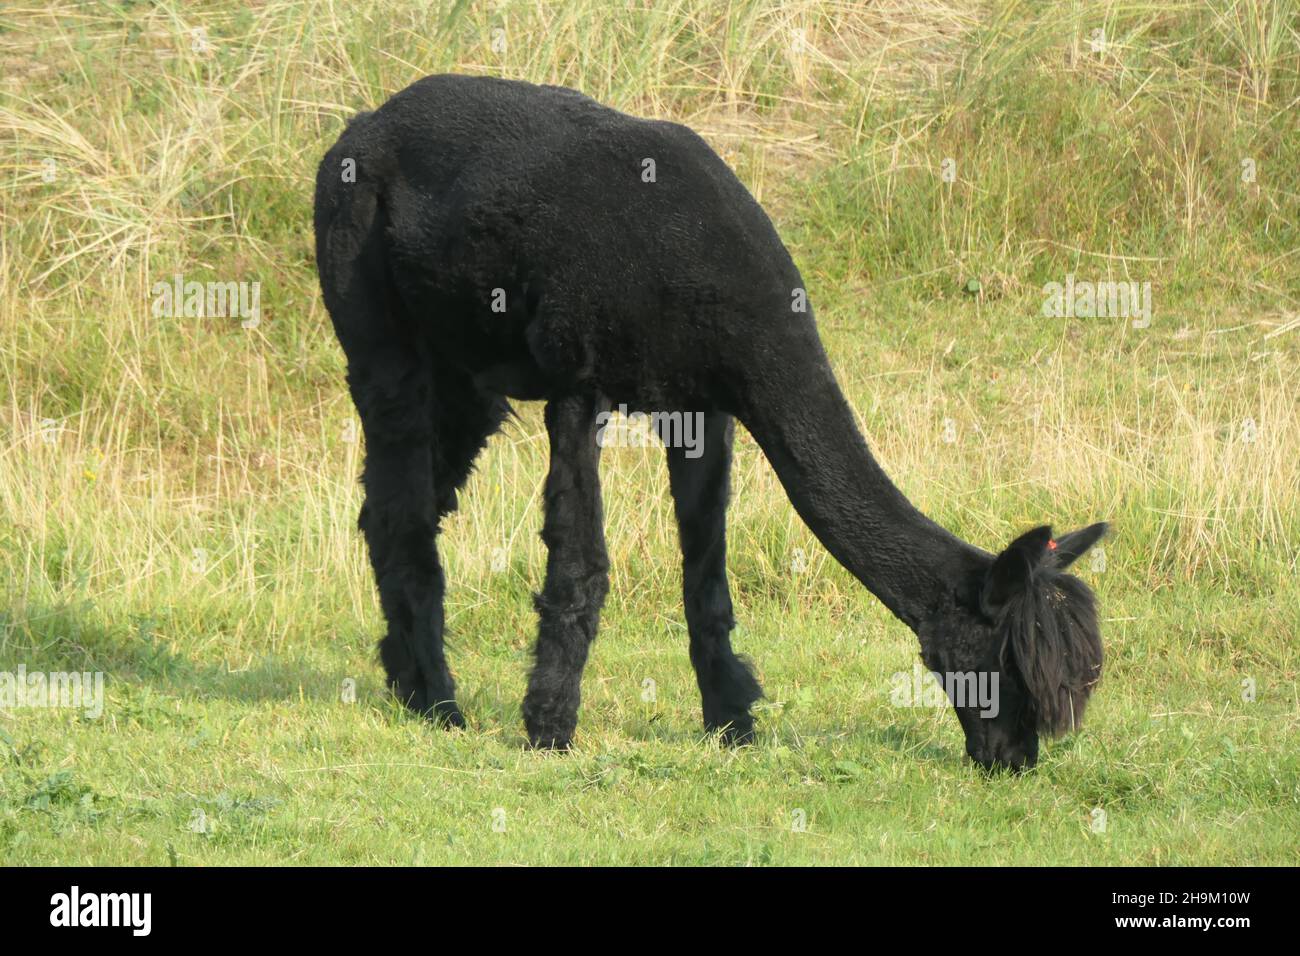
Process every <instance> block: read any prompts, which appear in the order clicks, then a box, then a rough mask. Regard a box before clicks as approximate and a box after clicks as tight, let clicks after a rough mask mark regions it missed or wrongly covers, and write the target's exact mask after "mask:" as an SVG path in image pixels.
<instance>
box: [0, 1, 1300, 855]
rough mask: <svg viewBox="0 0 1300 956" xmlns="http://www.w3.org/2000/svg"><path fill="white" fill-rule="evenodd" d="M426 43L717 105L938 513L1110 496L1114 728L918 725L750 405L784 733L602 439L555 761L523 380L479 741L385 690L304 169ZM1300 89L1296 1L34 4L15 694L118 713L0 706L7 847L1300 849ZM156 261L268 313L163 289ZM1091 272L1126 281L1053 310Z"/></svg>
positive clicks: (678, 113) (746, 623) (538, 438)
mask: <svg viewBox="0 0 1300 956" xmlns="http://www.w3.org/2000/svg"><path fill="white" fill-rule="evenodd" d="M447 70H455V71H461V72H472V73H488V74H495V75H503V76H509V77H517V78H522V79H529V80H533V81H536V82H550V83H559V84H562V85H567V86H572V87H575V88H578V89H581V90H582V91H584V92H586V93H588V94H590V95H592V96H594V97H596V98H597V99H600V100H602V101H603V102H606V103H609V104H610V105H612V106H615V107H618V108H620V109H624V110H627V111H628V112H632V113H637V114H641V115H648V116H660V117H666V118H672V119H676V120H679V121H681V122H685V123H687V124H689V125H691V126H692V127H694V128H696V129H697V130H698V131H699V132H700V133H701V134H702V135H704V136H705V138H706V139H708V140H709V141H710V143H712V144H713V145H714V146H715V147H716V148H717V149H718V150H719V152H720V153H722V155H723V156H724V157H725V158H726V159H727V160H728V162H730V163H731V164H732V166H733V167H734V168H735V169H736V170H737V173H738V174H739V175H740V177H741V179H742V180H743V181H744V182H745V183H746V184H747V185H748V186H749V187H750V188H751V190H752V191H753V192H754V194H755V195H756V196H757V197H758V198H759V200H760V201H761V202H762V203H763V204H764V205H765V206H766V208H767V209H768V210H769V212H770V214H771V215H772V217H773V220H774V221H775V222H776V225H777V227H778V229H779V230H780V231H781V233H782V235H783V236H784V237H785V239H786V241H787V243H788V245H789V246H790V249H791V252H792V254H793V255H794V258H795V260H796V262H797V263H798V264H799V266H800V269H801V270H802V272H803V275H804V278H805V280H806V282H807V285H808V290H809V295H810V298H811V301H812V303H813V305H814V308H815V309H816V311H817V315H818V322H819V325H820V328H821V330H822V334H823V337H824V339H825V341H826V344H827V349H828V351H829V353H830V356H831V360H832V362H833V364H834V366H835V368H836V371H837V374H838V375H839V377H840V381H841V382H842V384H843V387H844V390H845V392H846V393H847V394H848V396H849V398H850V400H851V402H852V403H853V406H854V408H855V409H856V412H857V414H858V417H859V420H860V422H861V425H862V427H863V429H864V431H865V433H866V435H867V437H868V440H869V441H870V443H871V445H872V448H873V450H874V451H875V453H876V454H877V456H878V457H879V458H880V460H881V461H882V463H883V464H884V466H885V467H886V469H887V470H888V471H889V473H890V474H891V475H892V476H893V477H894V479H895V480H896V481H897V482H898V484H899V485H900V486H901V487H902V489H903V490H904V491H905V492H906V493H907V494H908V495H909V496H910V497H911V498H912V499H913V500H914V501H915V502H916V503H917V504H918V506H919V507H921V508H922V510H924V511H925V512H926V513H927V514H929V515H930V516H931V517H933V518H934V519H935V520H937V521H938V522H940V523H941V524H943V525H945V526H946V527H948V528H949V529H951V530H952V531H953V532H954V533H956V534H958V535H960V536H961V537H963V538H966V539H967V540H969V541H972V542H973V543H975V544H978V545H980V546H981V547H984V548H987V549H990V550H995V549H1000V548H1001V547H1003V546H1004V545H1005V544H1006V543H1008V542H1009V541H1010V540H1011V539H1012V538H1013V537H1014V536H1015V535H1016V534H1017V533H1019V532H1020V531H1023V530H1026V529H1028V528H1030V527H1032V526H1034V525H1036V524H1041V523H1051V524H1053V525H1054V527H1055V528H1056V530H1057V531H1058V532H1064V531H1067V530H1071V529H1073V528H1075V527H1078V526H1081V525H1084V524H1087V523H1090V522H1092V521H1095V520H1100V519H1105V520H1109V521H1111V522H1112V523H1113V532H1112V535H1111V536H1110V537H1109V538H1107V539H1106V540H1105V541H1104V542H1103V545H1104V547H1103V549H1102V550H1100V551H1097V552H1094V553H1093V554H1090V555H1089V556H1088V557H1086V558H1084V559H1083V560H1082V561H1081V562H1080V564H1079V566H1078V567H1079V574H1080V575H1081V576H1082V577H1083V578H1085V579H1086V580H1087V581H1088V582H1089V583H1090V584H1091V585H1092V586H1093V587H1094V588H1095V590H1096V591H1097V594H1098V598H1099V601H1100V606H1101V611H1102V617H1103V622H1104V623H1103V630H1104V638H1105V642H1106V654H1107V663H1106V671H1105V676H1104V679H1103V682H1102V685H1101V687H1100V689H1099V690H1098V692H1097V694H1096V695H1095V697H1094V700H1093V703H1092V704H1091V706H1090V709H1089V713H1088V719H1087V721H1086V722H1085V725H1084V727H1083V729H1082V731H1081V732H1079V733H1076V734H1074V735H1071V736H1069V737H1066V738H1064V739H1061V740H1058V741H1054V742H1051V743H1049V744H1047V745H1046V746H1045V747H1044V751H1043V754H1042V759H1041V760H1040V763H1039V765H1038V768H1037V769H1036V770H1034V771H1033V772H1031V773H1028V774H1026V775H1024V776H1021V777H1014V778H1012V777H996V778H992V779H990V778H986V777H985V776H983V775H982V774H981V773H980V772H978V770H977V769H976V768H975V767H974V766H973V765H971V764H969V762H968V761H967V760H966V758H965V753H964V746H963V737H962V733H961V730H960V728H959V726H958V723H957V720H956V718H955V717H954V715H953V714H952V712H951V710H950V709H949V708H947V707H908V706H900V705H899V704H898V703H897V697H898V695H897V694H896V693H895V691H896V689H897V687H898V685H899V682H900V680H906V681H908V682H910V681H911V680H912V673H913V668H914V667H916V666H917V665H918V656H917V644H916V639H915V638H914V636H913V635H912V634H911V633H910V632H909V631H908V630H907V629H906V628H905V627H904V626H903V625H902V624H900V623H899V622H897V621H896V620H894V619H893V618H892V617H891V616H890V615H889V614H888V612H886V611H885V610H884V608H883V607H882V606H881V605H880V604H879V603H878V602H877V601H876V600H875V599H874V598H872V597H871V595H870V594H868V593H867V592H865V591H864V590H863V589H862V588H861V587H860V586H859V585H858V584H857V582H856V581H854V580H853V579H852V578H851V577H850V576H849V574H848V573H847V572H845V571H844V570H843V569H842V568H840V567H839V566H838V565H837V564H836V563H835V562H834V561H833V560H832V559H831V558H830V557H829V556H828V555H827V554H826V552H825V551H824V550H823V549H822V548H821V546H820V545H819V544H818V543H817V541H816V539H814V538H813V536H812V535H811V534H810V533H809V532H808V530H807V529H806V528H805V527H804V526H803V525H802V524H801V523H800V521H799V519H798V518H797V517H796V516H795V514H794V511H793V509H792V507H791V506H790V504H789V502H788V501H787V499H786V497H785V494H784V491H783V489H782V488H781V486H780V484H779V483H778V482H777V480H776V478H775V476H774V474H773V472H772V470H771V469H770V467H769V466H768V464H767V462H766V460H765V459H764V458H763V457H762V455H761V454H760V452H759V451H758V449H757V447H756V445H755V444H754V442H753V440H752V439H751V438H750V437H749V436H748V435H747V434H745V433H744V432H743V431H742V430H738V444H737V460H736V466H735V470H734V475H733V501H732V505H731V509H730V519H731V521H730V555H729V567H730V570H731V575H732V577H731V583H732V591H733V596H734V598H735V601H736V616H737V618H738V620H739V627H738V630H737V632H736V634H735V635H734V643H735V645H736V647H737V648H738V649H739V650H740V651H742V652H743V653H744V654H745V655H747V656H748V657H750V658H751V659H752V660H753V661H754V663H755V666H756V668H757V671H758V673H759V676H760V678H761V680H762V683H763V686H764V688H765V689H766V692H767V695H768V696H767V699H766V700H765V701H764V702H763V703H762V704H761V705H760V707H759V716H760V721H759V739H758V741H757V743H756V744H755V745H754V746H752V747H749V748H745V749H742V750H738V751H730V750H726V749H723V748H720V747H719V746H718V744H717V742H716V741H713V740H710V739H707V738H705V737H704V736H703V733H702V731H701V713H700V701H699V696H698V692H697V690H696V687H695V678H694V675H693V673H692V671H691V668H690V664H689V662H688V660H687V653H686V649H687V637H686V628H685V623H684V620H683V616H682V608H681V598H680V592H679V587H680V584H679V575H680V559H679V555H678V551H677V542H676V529H675V526H674V523H673V519H672V508H671V502H670V501H669V498H668V492H667V471H666V467H665V464H664V456H663V453H662V451H661V450H660V449H658V448H654V447H644V448H638V447H619V448H610V449H608V450H607V451H606V452H605V455H604V461H603V464H602V475H603V477H604V486H605V510H606V516H607V522H608V540H609V551H610V555H611V560H612V565H613V567H612V572H611V573H612V581H611V593H610V598H609V601H608V603H607V605H606V611H605V614H604V616H603V624H602V630H601V634H600V637H599V639H598V640H597V642H596V645H595V648H594V651H593V655H592V659H591V662H590V664H589V665H588V668H587V671H586V677H585V682H584V701H583V708H582V714H581V718H580V724H579V731H578V738H577V741H576V749H575V751H574V752H573V753H571V754H569V755H566V756H557V755H550V754H542V753H534V752H530V751H527V750H525V749H524V742H525V741H524V735H523V727H522V722H521V719H520V713H519V704H520V700H521V699H522V696H523V690H524V681H525V676H526V671H527V667H528V664H529V660H528V655H529V647H530V645H531V642H532V638H533V635H534V632H535V618H534V615H533V613H532V607H531V594H532V592H534V591H535V590H537V589H538V588H540V585H541V577H542V572H543V568H544V562H545V552H544V549H543V546H542V544H541V542H540V540H539V538H538V535H537V531H538V529H539V528H540V524H541V515H540V489H541V484H542V481H543V478H544V474H545V463H546V454H547V447H546V437H545V431H544V429H543V426H542V420H541V409H540V407H538V406H532V405H521V406H519V412H520V417H519V420H518V421H515V422H512V423H511V424H510V425H509V426H508V427H507V429H506V430H505V431H504V432H503V433H502V434H500V435H498V436H496V437H494V438H493V439H492V442H491V444H490V446H489V448H488V450H487V452H486V453H485V455H484V456H483V457H482V458H481V459H480V462H479V467H478V469H477V472H476V474H475V476H474V477H473V478H472V479H471V481H470V484H469V486H468V488H467V489H466V490H465V492H464V493H463V495H462V497H461V502H462V504H461V510H460V512H459V513H458V514H457V515H456V516H455V517H454V518H453V519H451V520H450V521H449V522H448V526H447V528H446V532H445V534H444V536H443V539H442V541H443V556H444V562H445V565H446V567H447V574H448V578H449V596H448V604H447V614H448V620H449V632H448V634H449V636H448V646H449V656H450V660H451V664H452V668H453V671H454V672H455V673H456V676H457V680H458V682H459V686H460V702H461V706H462V708H463V709H464V711H465V714H466V716H467V719H468V720H469V722H470V725H471V726H470V729H469V731H467V732H443V731H439V730H437V729H434V728H432V727H430V726H428V725H426V724H423V723H421V722H420V721H418V720H415V719H413V718H410V717H408V716H407V715H406V714H405V713H404V712H403V710H402V708H401V707H400V706H398V705H397V704H395V703H394V702H393V701H392V700H390V699H389V698H388V696H387V695H386V692H385V689H384V686H383V680H382V675H381V672H380V669H379V666H378V663H377V661H376V660H375V651H374V647H375V641H376V638H377V636H378V634H379V633H380V630H381V626H382V621H381V617H380V613H379V608H378V603H377V600H376V597H375V594H374V587H373V584H372V580H371V575H370V570H369V566H368V564H367V561H366V557H365V553H364V550H363V546H362V541H361V538H360V535H359V534H358V532H357V531H356V515H357V511H358V509H359V507H360V489H359V486H358V483H357V480H356V478H357V475H358V473H359V470H360V464H361V452H362V449H361V448H360V445H359V439H358V437H357V436H358V433H359V428H358V426H357V423H356V422H355V421H354V418H353V410H352V406H351V402H350V399H349V398H348V395H347V392H346V389H345V386H344V382H343V362H342V354H341V352H340V350H339V348H338V346H337V345H336V343H335V341H334V339H333V335H332V333H331V331H330V328H329V323H328V319H327V317H326V315H325V312H324V309H323V307H322V305H321V302H320V297H319V293H318V290H317V286H316V276H315V268H314V263H313V254H312V245H311V200H312V192H313V177H314V171H315V164H316V163H317V162H318V161H319V158H320V156H321V155H322V154H323V152H324V151H325V150H326V149H327V148H328V146H329V145H330V144H331V143H332V142H333V140H334V138H335V137H336V136H337V135H338V133H339V132H340V131H341V129H342V126H343V123H344V121H345V119H346V118H347V117H348V116H349V115H351V113H353V112H355V111H356V110H358V109H361V108H366V107H373V106H375V105H377V104H378V103H380V102H382V100H383V99H384V98H386V97H387V96H388V95H390V94H391V93H393V92H395V91H396V90H398V89H401V88H402V87H404V86H406V85H407V84H408V83H410V82H411V81H413V80H414V79H416V78H418V77H420V76H422V75H425V74H428V73H435V72H441V71H447ZM1298 116H1300V8H1298V6H1297V3H1296V2H1294V0H1272V2H1264V0H1210V2H1203V0H1166V2H1150V3H1141V2H1138V3H1127V4H1116V3H1107V2H1096V0H1071V2H1046V3H1045V2H1033V3H1031V2H1022V3H1016V2H994V3H989V4H985V3H977V2H974V0H969V2H968V0H891V2H884V3H868V2H863V0H843V2H830V0H796V2H793V3H790V2H775V0H764V2H759V0H723V2H717V0H672V2H668V3H654V4H651V3H649V2H641V0H632V2H597V0H566V2H555V3H551V2H549V0H547V2H541V3H533V2H527V3H525V2H518V0H504V2H500V3H494V4H487V3H475V4H465V3H459V2H458V3H450V2H444V3H437V2H406V3H401V2H399V3H392V2H384V3H378V2H371V0H359V2H350V3H338V2H334V0H256V2H253V3H246V4H236V3H233V2H225V0H220V2H208V3H178V2H175V0H157V2H153V3H141V2H113V0H106V2H102V3H95V4H89V3H73V2H61V0H53V2H51V3H48V4H43V5H35V4H27V5H18V6H16V7H15V6H6V7H5V8H4V9H2V10H0V588H2V589H3V590H2V591H0V673H7V674H10V675H17V674H18V673H19V670H20V669H22V670H23V671H24V672H25V673H27V674H29V675H30V674H32V673H53V672H78V673H80V672H90V673H96V672H98V673H102V675H103V681H104V683H103V700H102V713H99V714H97V715H96V714H94V713H93V712H92V713H89V714H88V713H86V712H85V711H84V710H80V709H76V708H67V707H64V708H38V707H31V706H20V705H19V702H16V701H11V702H10V703H11V705H6V704H5V702H4V701H3V699H2V698H0V862H2V863H10V864H13V863H19V864H26V863H32V864H67V863H93V864H113V863H117V864H121V863H126V864H137V863H138V864H166V863H168V862H174V863H178V864H181V865H186V864H204V865H220V864H252V863H303V864H331V863H384V864H410V863H424V864H442V863H453V864H469V863H480V864H482V863H486V864H545V863H579V864H608V863H657V864H665V863H687V864H710V863H723V864H809V863H821V864H826V863H854V864H859V863H864V864H865V863H879V864H914V863H935V864H970V863H975V864H1013V863H1019V864H1025V863H1028V864H1063V863H1067V864H1103V865H1106V864H1193V863H1197V864H1248V863H1267V864H1293V863H1295V862H1296V861H1297V856H1298V853H1297V838H1296V834H1297V832H1298V831H1300V694H1298V692H1297V674H1298V671H1300V651H1298V650H1297V645H1298V640H1297V638H1298V634H1300V586H1297V573H1298V572H1300V400H1298V399H1297V393H1298V392H1300V252H1298V250H1300V120H1298V119H1297V117H1298ZM176 275H181V276H183V278H184V280H186V281H198V282H209V281H215V282H223V283H224V282H236V283H238V282H248V283H252V282H257V283H259V286H258V290H259V295H260V299H259V306H260V310H259V311H258V312H257V314H256V315H254V316H244V315H239V314H236V315H231V316H225V317H215V316H207V317H203V316H186V315H184V314H181V313H180V312H174V314H173V315H172V316H168V315H166V314H158V312H159V311H160V310H158V309H156V308H155V305H156V303H157V297H158V294H157V292H156V291H155V284H157V283H165V284H171V283H172V282H173V281H174V280H173V277H174V276H176ZM1095 282H1125V283H1136V284H1137V289H1138V290H1139V296H1138V301H1137V302H1136V303H1135V305H1136V306H1137V307H1138V308H1137V310H1136V312H1135V313H1134V314H1129V315H1114V314H1099V313H1103V312H1104V313H1109V312H1111V310H1110V309H1109V307H1108V308H1106V309H1099V308H1097V304H1096V302H1093V303H1092V307H1091V308H1089V304H1088V303H1087V302H1086V301H1084V300H1083V299H1082V298H1080V297H1073V298H1071V299H1070V300H1069V302H1068V305H1069V306H1070V308H1068V309H1064V310H1062V309H1053V308H1051V305H1052V303H1051V302H1050V301H1049V300H1051V299H1052V292H1051V290H1052V288H1053V287H1052V286H1051V284H1052V283H1057V284H1059V285H1060V286H1061V287H1064V286H1066V285H1067V284H1069V285H1071V286H1072V288H1073V289H1074V290H1075V291H1078V289H1079V288H1081V286H1080V284H1081V283H1095ZM1146 295H1149V299H1144V298H1143V297H1144V296H1146ZM1143 301H1145V302H1149V305H1150V308H1149V314H1148V312H1147V311H1146V310H1145V309H1143V308H1141V305H1142V302H1143ZM1062 311H1064V312H1065V313H1066V314H1060V313H1061V312H1062ZM1046 313H1050V314H1046ZM1148 318H1149V322H1148ZM241 320H242V321H241ZM900 673H901V674H903V675H905V676H904V677H903V678H898V677H895V675H898V674H900ZM0 690H3V686H0ZM92 711H93V708H92Z"/></svg>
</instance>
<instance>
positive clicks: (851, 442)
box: [739, 340, 987, 631]
mask: <svg viewBox="0 0 1300 956" xmlns="http://www.w3.org/2000/svg"><path fill="white" fill-rule="evenodd" d="M814 342H815V340H814ZM803 344H804V346H805V348H806V347H807V340H804V343H803ZM815 347H816V352H817V358H818V361H816V362H811V363H809V362H804V363H800V362H798V361H792V362H788V363H787V364H786V365H785V366H784V367H783V368H774V369H771V370H770V374H768V375H765V376H762V377H761V379H760V378H759V377H757V376H756V377H754V378H751V380H750V381H751V383H752V384H753V388H752V389H751V390H750V394H749V395H747V396H746V399H747V400H746V401H743V402H741V403H740V405H741V407H742V409H743V410H742V411H741V412H740V414H739V417H740V419H741V421H742V422H744V424H745V426H746V427H747V428H748V429H749V430H750V432H751V433H752V434H753V435H754V437H755V439H756V440H757V441H758V443H759V446H760V447H761V448H762V449H763V452H764V454H766V455H767V458H768V460H769V461H770V462H771V463H772V467H773V468H774V469H775V471H776V474H777V477H778V478H779V479H780V481H781V484H782V485H783V486H784V487H785V490H786V493H787V494H788V495H789V496H790V500H791V502H792V503H793V504H794V507H795V510H796V511H798V512H799V516H800V517H801V518H802V519H803V520H804V522H805V523H806V524H807V525H808V527H809V529H811V530H812V532H813V534H815V535H816V536H817V538H818V540H820V541H821V543H822V544H823V545H825V547H826V550H827V551H829V552H830V553H831V555H832V556H833V557H834V558H835V559H836V560H837V561H839V563H840V564H842V565H843V566H844V567H845V568H847V569H848V570H849V572H850V573H851V574H853V576H854V577H856V578H857V579H858V580H859V581H861V582H862V583H863V585H865V586H866V588H867V589H868V590H869V591H871V593H872V594H874V595H875V596H876V597H878V598H879V599H880V601H881V602H882V603H883V604H884V605H885V606H886V607H887V608H889V610H890V611H891V612H893V614H894V616H895V617H897V618H899V620H901V621H903V623H905V624H906V625H907V626H908V627H910V628H912V630H914V631H915V630H917V628H918V626H919V625H920V623H921V622H922V621H924V620H925V619H926V618H927V617H929V616H930V614H931V613H932V612H933V611H934V610H935V609H936V607H937V606H938V605H939V604H940V602H941V601H943V600H944V599H945V597H946V595H947V594H949V593H950V592H951V590H952V588H953V586H954V585H955V584H956V583H957V581H958V580H959V579H960V578H961V576H962V575H963V574H965V573H967V572H969V570H970V569H971V568H972V567H975V566H977V564H978V563H979V562H980V561H981V560H983V559H986V557H987V556H984V553H983V552H981V551H979V550H978V549H977V548H974V547H972V546H971V545H969V544H966V543H965V542H964V541H962V540H960V539H959V538H957V537H955V536H953V535H952V534H949V533H948V532H947V531H945V530H944V529H943V528H941V527H940V526H939V525H937V524H935V523H934V522H933V521H931V520H930V519H929V518H927V517H926V516H925V515H923V514H922V513H921V512H920V511H918V510H917V509H916V508H915V507H914V506H913V505H912V503H911V502H910V501H908V500H907V498H906V497H905V496H904V495H903V493H902V492H901V491H899V490H898V488H897V487H895V485H894V483H893V482H892V481H890V480H889V477H888V476H887V475H886V474H885V472H884V470H883V469H881V467H880V465H879V464H878V463H877V462H876V460H875V458H873V457H872V455H871V452H870V450H869V449H868V448H867V443H866V440H865V439H864V438H863V437H862V434H861V433H860V432H859V431H858V427H857V422H856V421H855V420H854V417H853V412H852V410H851V409H850V408H849V406H848V403H847V402H846V401H845V399H844V396H843V394H842V393H841V392H840V389H839V386H838V384H837V383H836V381H835V377H834V375H833V373H832V372H831V368H830V365H829V363H828V362H827V361H826V358H825V354H824V352H822V349H821V345H820V343H819V342H815ZM792 351H793V352H794V353H795V354H799V350H797V349H795V350H792ZM804 354H807V353H806V352H804ZM982 556H983V557H982Z"/></svg>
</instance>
